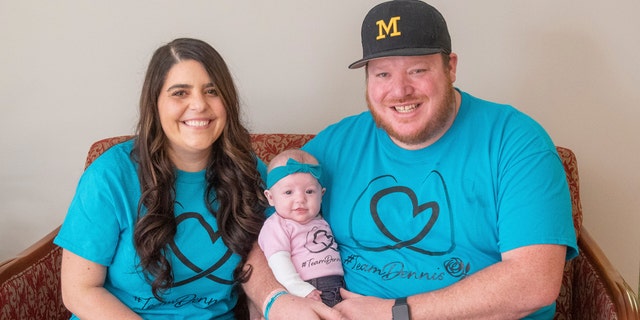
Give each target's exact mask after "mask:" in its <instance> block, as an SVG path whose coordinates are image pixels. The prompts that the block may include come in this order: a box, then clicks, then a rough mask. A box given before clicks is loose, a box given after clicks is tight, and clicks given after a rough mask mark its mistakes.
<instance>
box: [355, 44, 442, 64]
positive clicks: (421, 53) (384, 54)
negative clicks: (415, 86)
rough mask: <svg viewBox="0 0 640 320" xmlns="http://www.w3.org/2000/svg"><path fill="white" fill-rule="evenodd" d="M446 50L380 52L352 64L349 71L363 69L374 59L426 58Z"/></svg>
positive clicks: (419, 49) (422, 49)
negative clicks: (396, 57) (395, 57)
mask: <svg viewBox="0 0 640 320" xmlns="http://www.w3.org/2000/svg"><path fill="white" fill-rule="evenodd" d="M444 52H445V50H443V49H442V48H405V49H395V50H389V51H384V52H378V53H376V54H372V55H370V56H368V57H365V58H362V59H360V60H358V61H356V62H354V63H352V64H350V65H349V69H358V68H361V67H363V66H364V65H365V64H367V62H369V61H370V60H374V59H379V58H384V57H393V56H426V55H430V54H436V53H444Z"/></svg>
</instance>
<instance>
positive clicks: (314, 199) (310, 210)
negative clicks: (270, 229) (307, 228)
mask: <svg viewBox="0 0 640 320" xmlns="http://www.w3.org/2000/svg"><path fill="white" fill-rule="evenodd" d="M324 191H325V189H324V188H322V186H320V183H318V180H317V179H316V178H314V177H313V176H312V175H311V174H309V173H303V172H298V173H294V174H290V175H288V176H286V177H284V178H282V179H280V180H279V181H278V182H276V183H275V184H274V185H273V186H272V187H271V189H269V190H265V192H264V194H265V195H266V196H267V200H269V204H270V205H272V206H274V207H275V208H276V212H277V213H278V214H279V215H280V216H281V217H283V218H285V219H291V220H294V221H297V222H298V223H302V224H305V223H307V222H309V221H311V220H313V219H314V218H315V217H316V216H317V215H318V213H319V212H320V205H321V203H322V195H323V194H324Z"/></svg>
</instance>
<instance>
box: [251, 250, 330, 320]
mask: <svg viewBox="0 0 640 320" xmlns="http://www.w3.org/2000/svg"><path fill="white" fill-rule="evenodd" d="M247 265H251V266H252V267H253V271H252V273H251V277H250V278H249V280H248V281H247V282H246V283H245V284H244V285H243V288H244V291H245V292H246V293H247V296H248V298H249V300H251V301H252V302H253V303H254V304H255V306H257V307H258V308H260V311H261V312H262V313H264V311H265V310H264V309H265V306H266V302H267V301H268V300H269V299H270V298H271V297H272V296H273V295H274V294H275V293H277V292H279V291H285V289H284V287H283V286H282V285H281V284H280V283H278V281H277V280H276V279H275V277H274V276H273V273H272V272H271V269H270V268H269V265H268V263H267V259H266V258H265V256H264V253H263V252H262V250H261V249H260V247H259V246H258V244H257V243H256V244H254V246H253V249H252V250H251V253H249V257H248V259H247ZM294 316H295V318H297V319H311V320H313V319H326V320H340V319H343V318H342V317H341V315H340V312H338V311H337V310H335V309H331V308H329V307H327V306H326V305H324V304H323V303H322V302H319V301H316V300H312V299H306V298H301V297H297V296H294V295H293V294H285V295H282V296H280V297H278V298H277V299H276V300H275V302H274V303H273V304H272V306H271V310H270V312H269V320H278V319H291V318H292V317H294Z"/></svg>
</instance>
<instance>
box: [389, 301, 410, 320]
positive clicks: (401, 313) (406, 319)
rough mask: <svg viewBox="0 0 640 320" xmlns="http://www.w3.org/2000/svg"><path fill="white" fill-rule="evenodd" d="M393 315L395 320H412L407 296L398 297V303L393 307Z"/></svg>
mask: <svg viewBox="0 0 640 320" xmlns="http://www.w3.org/2000/svg"><path fill="white" fill-rule="evenodd" d="M391 315H392V318H391V319H393V320H411V316H410V314H409V305H408V304H407V298H398V299H396V303H395V304H394V305H393V308H391Z"/></svg>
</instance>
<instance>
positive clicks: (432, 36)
mask: <svg viewBox="0 0 640 320" xmlns="http://www.w3.org/2000/svg"><path fill="white" fill-rule="evenodd" d="M361 36H362V59H360V60H358V61H356V62H354V63H352V64H350V65H349V69H357V68H360V67H362V66H364V65H365V64H367V62H368V61H369V60H372V59H377V58H382V57H390V56H421V55H428V54H434V53H445V54H449V53H451V37H450V36H449V31H448V30H447V23H446V22H445V20H444V17H443V16H442V14H440V12H438V10H437V9H436V8H434V7H432V6H430V5H428V4H426V3H424V2H422V1H419V0H393V1H388V2H384V3H381V4H379V5H377V6H375V7H373V8H372V9H371V10H370V11H369V13H367V16H366V17H365V18H364V21H363V22H362V31H361Z"/></svg>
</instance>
